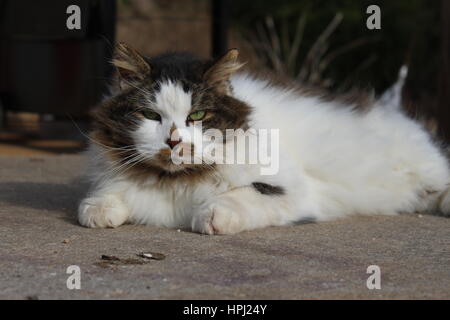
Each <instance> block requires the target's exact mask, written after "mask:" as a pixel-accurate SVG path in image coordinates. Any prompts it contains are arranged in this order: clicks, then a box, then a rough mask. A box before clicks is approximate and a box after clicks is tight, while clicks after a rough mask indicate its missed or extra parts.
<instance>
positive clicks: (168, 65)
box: [78, 44, 450, 234]
mask: <svg viewBox="0 0 450 320" xmlns="http://www.w3.org/2000/svg"><path fill="white" fill-rule="evenodd" d="M237 56H238V52H237V50H235V49H232V50H230V51H228V52H227V53H226V54H225V55H223V56H222V57H221V58H219V59H217V60H215V61H202V60H199V59H197V58H195V57H194V56H191V55H189V54H186V53H168V54H164V55H161V56H158V57H155V58H146V57H143V56H141V55H140V54H139V53H137V52H136V51H135V50H133V49H131V48H129V47H127V46H125V45H123V44H119V45H117V47H116V55H115V58H114V60H113V64H114V65H115V66H116V67H117V70H118V79H117V83H116V85H115V90H114V91H113V93H112V94H111V96H110V97H109V98H107V99H106V100H105V101H104V102H103V104H102V105H101V106H100V107H99V108H98V109H97V110H96V111H95V114H94V129H93V132H92V134H91V146H90V149H89V156H90V172H89V177H90V179H91V181H92V188H91V190H90V191H89V193H88V196H87V197H86V198H85V199H84V200H83V201H82V202H81V204H80V206H79V216H78V217H79V222H80V223H81V224H82V225H84V226H87V227H93V228H94V227H100V228H103V227H117V226H120V225H122V224H124V223H133V224H148V225H156V226H164V227H169V228H189V229H191V230H193V231H196V232H201V233H206V234H231V233H236V232H240V231H243V230H250V229H256V228H262V227H267V226H280V225H288V224H293V223H296V222H299V221H302V220H305V219H306V220H311V219H312V220H315V221H321V220H328V219H334V218H339V217H344V216H348V215H354V214H360V215H395V214H397V213H404V212H405V213H412V212H417V211H420V212H426V211H428V212H441V213H443V214H444V215H448V214H449V213H450V192H449V183H450V172H449V164H448V160H447V159H446V157H445V155H444V152H443V150H441V149H440V147H438V146H437V145H436V144H435V143H433V141H432V139H431V137H430V136H429V134H428V133H427V131H426V130H425V129H424V128H423V127H422V126H421V125H420V124H419V123H417V122H416V121H414V120H412V119H410V118H408V117H407V116H406V115H404V114H403V113H402V111H401V110H399V109H398V108H394V107H391V106H388V105H384V104H382V103H379V102H376V101H374V102H373V105H372V106H370V107H368V108H365V109H357V108H355V106H354V105H346V104H344V103H342V102H338V101H325V100H324V99H321V98H320V97H314V96H308V95H302V94H301V93H300V92H299V91H298V90H294V89H288V88H283V87H278V86H275V85H272V84H271V83H269V81H266V80H258V79H255V78H253V77H251V76H249V75H247V74H245V73H241V72H237V71H238V69H240V68H241V67H242V64H241V63H239V62H238V60H237ZM211 129H213V130H216V131H215V132H217V131H218V132H219V133H223V136H222V138H220V139H218V138H216V139H214V140H210V144H213V145H215V146H223V147H227V146H228V145H229V144H231V143H232V142H233V141H235V140H236V138H239V137H242V136H243V135H248V132H251V134H250V136H259V135H262V133H261V132H264V131H261V130H271V132H274V131H273V130H278V131H277V132H278V134H277V135H276V137H277V138H278V139H275V140H273V141H274V143H273V144H271V151H273V152H271V153H270V159H271V160H272V161H277V164H276V166H274V167H273V168H274V170H272V171H273V172H269V173H267V172H266V173H265V174H264V172H263V169H264V168H265V169H267V163H266V164H262V163H259V162H257V163H249V162H248V161H246V162H245V163H235V162H233V161H230V162H229V163H228V162H226V163H211V161H207V160H208V159H205V158H202V154H201V151H200V150H202V147H201V146H200V145H199V144H201V143H202V141H204V140H205V138H204V136H205V135H206V136H207V135H208V134H206V132H208V130H211ZM230 129H241V130H235V131H233V130H230ZM251 130H253V131H251ZM195 135H197V136H199V135H200V136H202V135H203V138H201V139H200V140H199V139H194V138H192V137H193V136H195ZM258 141H259V140H258ZM261 141H262V140H261ZM271 141H272V140H271ZM273 141H272V142H273ZM259 146H260V145H259V144H258V145H256V146H255V145H253V146H251V145H250V146H246V147H245V150H244V151H242V150H240V151H239V150H238V151H236V152H237V153H242V152H243V153H245V154H244V155H242V154H240V156H246V155H247V154H248V153H252V152H256V149H258V147H259ZM175 150H177V152H178V156H179V157H180V158H182V157H183V153H186V154H189V155H190V156H189V157H190V159H194V160H197V161H194V162H193V163H192V162H181V163H180V162H179V161H175V160H176V159H177V156H174V151H175ZM180 150H181V152H180ZM275 150H278V153H276V152H275ZM230 154H231V152H230ZM225 158H227V156H225Z"/></svg>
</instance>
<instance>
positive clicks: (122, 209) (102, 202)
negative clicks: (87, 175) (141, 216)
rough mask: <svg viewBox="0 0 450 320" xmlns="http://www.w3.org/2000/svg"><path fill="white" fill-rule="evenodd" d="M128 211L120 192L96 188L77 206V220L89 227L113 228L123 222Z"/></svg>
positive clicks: (128, 213)
mask: <svg viewBox="0 0 450 320" xmlns="http://www.w3.org/2000/svg"><path fill="white" fill-rule="evenodd" d="M129 215H130V212H129V209H128V208H127V206H126V205H125V203H124V202H123V200H122V199H121V196H120V193H117V192H116V193H113V192H111V191H110V190H108V191H106V190H98V191H96V192H94V193H92V194H91V195H89V196H88V197H86V198H85V199H84V200H83V201H81V203H80V205H79V208H78V221H79V223H80V224H81V225H83V226H85V227H89V228H115V227H118V226H120V225H122V224H124V223H125V222H126V221H127V220H128V218H129Z"/></svg>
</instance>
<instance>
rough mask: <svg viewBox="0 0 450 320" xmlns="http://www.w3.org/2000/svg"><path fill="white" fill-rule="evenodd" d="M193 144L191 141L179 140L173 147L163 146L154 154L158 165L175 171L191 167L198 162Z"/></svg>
mask: <svg viewBox="0 0 450 320" xmlns="http://www.w3.org/2000/svg"><path fill="white" fill-rule="evenodd" d="M194 150H195V149H194V145H193V144H191V143H184V142H181V143H179V144H178V145H176V146H175V147H174V148H173V149H171V148H163V149H161V150H160V151H159V153H158V154H157V155H156V156H155V160H156V161H157V162H158V165H159V166H160V167H161V168H162V169H164V170H166V171H169V172H177V171H182V170H185V169H186V168H188V167H192V166H193V165H196V164H201V161H200V162H199V163H198V161H196V157H195V154H194Z"/></svg>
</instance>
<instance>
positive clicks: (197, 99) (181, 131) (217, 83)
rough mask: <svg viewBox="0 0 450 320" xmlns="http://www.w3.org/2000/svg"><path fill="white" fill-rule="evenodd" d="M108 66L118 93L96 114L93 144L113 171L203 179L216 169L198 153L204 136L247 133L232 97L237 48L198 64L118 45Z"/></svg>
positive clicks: (242, 109) (240, 106)
mask: <svg viewBox="0 0 450 320" xmlns="http://www.w3.org/2000/svg"><path fill="white" fill-rule="evenodd" d="M113 62H114V64H115V66H116V67H117V69H118V83H117V86H118V92H117V94H115V95H114V96H113V97H112V98H110V99H108V100H107V101H105V103H104V104H103V105H102V106H100V108H99V109H98V110H97V111H96V113H95V116H94V119H95V121H94V126H95V128H94V133H93V139H94V140H95V141H97V142H99V143H101V144H102V145H103V147H104V149H105V152H106V154H107V156H108V157H109V159H110V160H111V161H112V163H113V166H114V167H115V168H114V169H113V170H117V171H116V172H117V173H120V172H121V171H123V172H125V171H127V172H126V173H130V174H134V175H144V176H145V175H146V174H158V175H165V176H173V177H175V176H177V175H183V176H188V175H190V176H195V175H199V174H200V175H201V174H204V173H205V172H208V171H210V170H212V169H213V166H214V165H211V164H206V163H205V159H204V154H203V153H202V151H203V150H204V147H205V138H207V137H205V133H206V134H207V133H208V132H211V129H216V130H220V131H221V132H223V133H224V134H225V130H226V129H239V128H242V129H246V127H247V116H248V114H249V112H250V108H249V107H248V106H247V105H246V104H245V103H243V102H242V101H239V100H237V99H235V98H233V97H231V96H230V93H231V90H232V88H231V87H230V83H229V78H230V76H231V74H232V73H233V72H235V71H236V70H237V69H239V68H240V66H241V64H239V63H238V62H237V50H230V51H229V52H228V53H227V54H225V55H224V56H223V57H221V58H220V59H218V60H217V61H215V62H203V61H200V60H198V59H195V58H194V57H192V56H190V55H188V54H180V53H178V54H177V53H173V54H166V55H163V56H159V57H156V58H154V59H146V58H143V57H142V56H140V55H139V54H138V53H137V52H136V51H134V50H132V49H130V48H128V47H126V46H124V45H122V44H119V45H118V47H117V52H116V57H115V59H114V60H113ZM206 140H208V139H206ZM209 140H211V139H209ZM223 142H224V141H215V142H214V143H223ZM209 143H211V142H209ZM206 160H207V159H206Z"/></svg>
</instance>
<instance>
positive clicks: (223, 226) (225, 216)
mask: <svg viewBox="0 0 450 320" xmlns="http://www.w3.org/2000/svg"><path fill="white" fill-rule="evenodd" d="M192 229H193V231H197V232H200V233H204V234H210V235H212V234H233V233H237V232H240V231H242V230H243V224H242V216H241V214H240V213H238V212H237V211H235V210H233V209H231V208H229V207H227V206H225V205H219V204H215V205H211V206H209V207H208V212H207V214H201V215H197V216H196V217H194V221H193V223H192Z"/></svg>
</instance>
